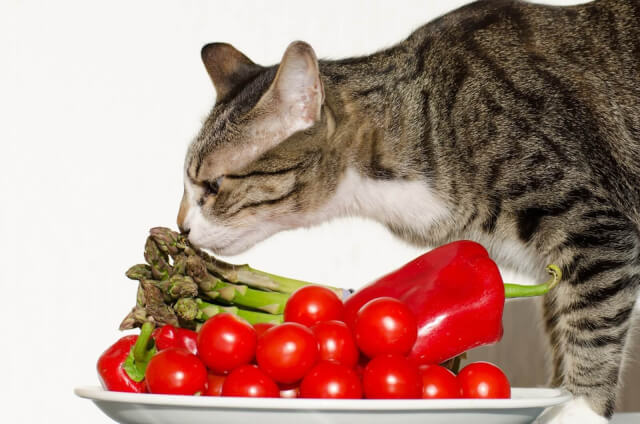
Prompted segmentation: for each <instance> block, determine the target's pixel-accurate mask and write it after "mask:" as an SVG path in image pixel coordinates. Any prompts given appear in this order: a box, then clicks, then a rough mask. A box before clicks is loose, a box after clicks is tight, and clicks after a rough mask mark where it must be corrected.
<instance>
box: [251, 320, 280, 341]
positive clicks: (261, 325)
mask: <svg viewBox="0 0 640 424" xmlns="http://www.w3.org/2000/svg"><path fill="white" fill-rule="evenodd" d="M275 326H276V325H275V324H273V323H270V322H258V323H255V324H253V328H255V329H256V335H257V336H258V338H260V336H262V334H263V333H264V332H265V331H267V330H268V329H270V328H271V327H275Z"/></svg>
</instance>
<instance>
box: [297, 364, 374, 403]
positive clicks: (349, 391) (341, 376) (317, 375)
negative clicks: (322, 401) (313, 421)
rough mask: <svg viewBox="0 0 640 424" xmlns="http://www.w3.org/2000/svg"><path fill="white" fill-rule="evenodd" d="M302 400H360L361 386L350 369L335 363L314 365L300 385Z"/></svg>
mask: <svg viewBox="0 0 640 424" xmlns="http://www.w3.org/2000/svg"><path fill="white" fill-rule="evenodd" d="M300 396H301V397H303V398H331V399H360V398H362V384H361V383H360V378H359V377H358V375H357V374H356V372H355V371H354V370H352V369H351V368H349V367H347V366H345V365H342V364H338V363H335V362H328V361H323V362H319V363H318V364H316V365H315V366H314V367H313V368H311V371H309V373H308V374H307V375H306V376H305V377H304V378H303V379H302V383H300Z"/></svg>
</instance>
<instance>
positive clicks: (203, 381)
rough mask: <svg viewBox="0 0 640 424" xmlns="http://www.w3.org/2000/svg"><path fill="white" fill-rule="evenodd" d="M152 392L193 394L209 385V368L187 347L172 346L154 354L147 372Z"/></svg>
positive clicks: (148, 385) (148, 383) (146, 377)
mask: <svg viewBox="0 0 640 424" xmlns="http://www.w3.org/2000/svg"><path fill="white" fill-rule="evenodd" d="M145 381H146V382H147V388H148V389H149V392H151V393H162V394H167V395H193V394H196V393H198V392H203V391H204V390H205V388H206V385H207V369H206V368H205V366H204V364H203V363H202V361H200V359H198V357H197V356H195V355H194V354H192V353H190V352H189V351H187V350H186V349H182V348H177V347H170V348H167V349H165V350H161V351H160V352H158V353H156V354H155V355H153V357H152V358H151V360H150V361H149V365H147V370H146V372H145Z"/></svg>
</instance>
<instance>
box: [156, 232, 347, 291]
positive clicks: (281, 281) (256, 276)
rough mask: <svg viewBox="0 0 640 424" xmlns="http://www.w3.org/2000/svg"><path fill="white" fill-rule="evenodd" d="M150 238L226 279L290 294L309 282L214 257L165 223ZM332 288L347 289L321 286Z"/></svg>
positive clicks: (170, 251)
mask: <svg viewBox="0 0 640 424" xmlns="http://www.w3.org/2000/svg"><path fill="white" fill-rule="evenodd" d="M150 234H151V236H150V237H151V238H152V239H153V240H154V241H155V245H156V246H157V248H158V249H159V250H160V251H162V252H164V253H165V254H169V255H171V256H172V257H175V256H176V255H178V254H180V253H182V252H183V253H184V254H186V255H189V256H191V255H198V256H199V257H200V258H202V259H203V260H204V262H205V264H206V267H207V270H208V271H209V272H211V273H212V274H214V275H217V276H218V277H220V278H222V279H223V280H225V281H228V282H230V283H243V284H246V285H248V286H250V287H253V288H257V289H262V290H270V291H276V292H280V293H286V294H291V293H293V292H294V291H296V290H297V289H299V288H300V287H304V286H308V285H311V284H312V283H309V282H306V281H301V280H295V279H293V278H286V277H281V276H279V275H275V274H270V273H267V272H264V271H260V270H257V269H253V268H251V267H250V266H249V265H247V264H243V265H233V264H230V263H227V262H224V261H221V260H219V259H216V258H214V257H213V256H211V255H209V254H208V253H207V252H205V251H203V250H200V249H198V248H195V247H193V246H191V244H190V243H189V241H188V240H187V239H186V238H185V237H184V236H182V235H181V234H179V233H177V232H175V231H172V230H171V229H169V228H165V227H155V228H152V229H151V230H150ZM325 287H328V288H330V289H331V290H333V291H334V292H336V294H337V295H338V296H339V297H340V298H341V299H342V298H344V297H345V296H346V295H347V294H348V291H347V290H344V289H341V288H337V287H331V286H325Z"/></svg>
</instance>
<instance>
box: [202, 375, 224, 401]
mask: <svg viewBox="0 0 640 424" xmlns="http://www.w3.org/2000/svg"><path fill="white" fill-rule="evenodd" d="M226 378H227V377H226V376H225V375H218V374H213V373H209V376H208V377H207V390H205V391H204V393H202V395H203V396H222V385H223V384H224V380H225V379H226Z"/></svg>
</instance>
